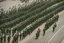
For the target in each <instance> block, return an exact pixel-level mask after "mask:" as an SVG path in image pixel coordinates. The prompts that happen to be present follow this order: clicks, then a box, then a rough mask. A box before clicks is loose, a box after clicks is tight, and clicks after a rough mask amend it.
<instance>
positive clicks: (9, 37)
mask: <svg viewBox="0 0 64 43" xmlns="http://www.w3.org/2000/svg"><path fill="white" fill-rule="evenodd" d="M10 39H11V36H10V35H9V36H8V38H7V40H8V43H9V42H10Z"/></svg>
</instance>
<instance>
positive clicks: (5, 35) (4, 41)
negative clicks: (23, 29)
mask: <svg viewBox="0 0 64 43" xmlns="http://www.w3.org/2000/svg"><path fill="white" fill-rule="evenodd" d="M4 43H6V35H5V36H4Z"/></svg>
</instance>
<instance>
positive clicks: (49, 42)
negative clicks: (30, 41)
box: [47, 25, 64, 43]
mask: <svg viewBox="0 0 64 43" xmlns="http://www.w3.org/2000/svg"><path fill="white" fill-rule="evenodd" d="M63 27H64V25H63V26H62V27H61V28H60V29H59V30H58V31H57V32H56V33H55V34H54V35H53V36H52V38H51V39H50V40H49V41H48V42H47V43H50V41H51V40H52V39H53V38H54V37H55V36H56V35H57V34H58V32H59V31H60V30H61V29H62V28H63Z"/></svg>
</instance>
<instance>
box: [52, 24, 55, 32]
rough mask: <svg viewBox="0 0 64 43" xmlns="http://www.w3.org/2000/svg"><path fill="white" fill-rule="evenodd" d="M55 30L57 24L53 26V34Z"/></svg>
mask: <svg viewBox="0 0 64 43" xmlns="http://www.w3.org/2000/svg"><path fill="white" fill-rule="evenodd" d="M55 28H56V23H55V25H54V26H53V31H52V32H54V31H55Z"/></svg>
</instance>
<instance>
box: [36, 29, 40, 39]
mask: <svg viewBox="0 0 64 43" xmlns="http://www.w3.org/2000/svg"><path fill="white" fill-rule="evenodd" d="M39 35H40V29H38V31H37V33H36V39H38V37H39Z"/></svg>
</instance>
